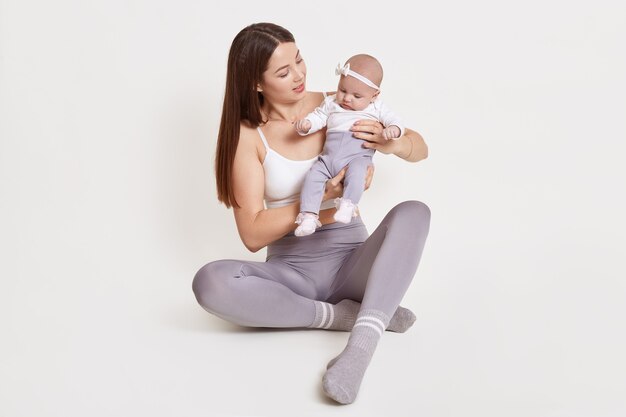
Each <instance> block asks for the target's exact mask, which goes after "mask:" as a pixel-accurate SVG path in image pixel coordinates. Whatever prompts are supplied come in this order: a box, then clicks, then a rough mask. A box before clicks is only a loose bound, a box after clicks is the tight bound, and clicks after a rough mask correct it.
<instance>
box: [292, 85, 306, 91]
mask: <svg viewBox="0 0 626 417" xmlns="http://www.w3.org/2000/svg"><path fill="white" fill-rule="evenodd" d="M293 91H295V92H296V93H301V92H303V91H304V83H302V84H300V85H299V86H298V87H296V88H294V89H293Z"/></svg>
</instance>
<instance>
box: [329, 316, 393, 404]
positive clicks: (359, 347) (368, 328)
mask: <svg viewBox="0 0 626 417" xmlns="http://www.w3.org/2000/svg"><path fill="white" fill-rule="evenodd" d="M387 325H389V317H388V316H387V315H386V314H385V313H383V312H382V311H378V310H362V311H360V312H359V315H358V317H357V319H356V323H355V324H354V327H353V328H352V332H351V333H350V337H349V339H348V344H347V346H346V347H345V349H344V350H343V351H342V352H341V353H340V354H339V356H337V357H336V358H335V359H333V361H331V362H332V365H331V366H330V367H329V368H328V370H327V371H326V373H325V374H324V377H323V378H322V386H323V388H324V392H325V393H326V395H328V396H329V397H330V398H332V399H333V400H335V401H337V402H339V403H341V404H350V403H352V402H354V400H355V399H356V396H357V393H358V392H359V387H360V386H361V381H362V380H363V375H365V371H366V369H367V367H368V366H369V364H370V361H371V359H372V355H373V354H374V351H375V350H376V345H377V344H378V340H379V339H380V337H381V336H382V334H383V332H384V331H385V329H386V328H387Z"/></svg>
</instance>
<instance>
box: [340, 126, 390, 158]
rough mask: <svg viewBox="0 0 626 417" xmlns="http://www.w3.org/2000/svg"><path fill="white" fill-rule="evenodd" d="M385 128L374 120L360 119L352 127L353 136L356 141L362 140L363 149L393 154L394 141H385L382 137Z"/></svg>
mask: <svg viewBox="0 0 626 417" xmlns="http://www.w3.org/2000/svg"><path fill="white" fill-rule="evenodd" d="M384 128H385V127H384V126H383V125H382V124H381V123H380V122H378V121H376V120H370V119H362V120H357V121H356V122H354V124H353V125H352V128H351V129H350V130H352V132H353V134H352V136H354V137H355V138H357V139H363V147H364V148H368V149H375V150H377V151H379V152H381V153H386V154H388V153H393V152H394V150H395V148H396V146H397V145H398V144H397V141H396V140H387V139H385V138H384V136H383V129H384Z"/></svg>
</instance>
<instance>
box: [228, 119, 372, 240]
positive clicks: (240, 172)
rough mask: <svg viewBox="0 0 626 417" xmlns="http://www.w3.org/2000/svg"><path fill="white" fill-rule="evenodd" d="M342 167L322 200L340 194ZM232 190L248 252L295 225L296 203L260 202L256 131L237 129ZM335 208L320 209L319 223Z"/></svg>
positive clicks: (261, 184) (262, 180) (262, 187)
mask: <svg viewBox="0 0 626 417" xmlns="http://www.w3.org/2000/svg"><path fill="white" fill-rule="evenodd" d="M372 174H373V170H370V172H369V173H368V176H367V178H366V186H365V188H366V189H367V188H369V185H370V183H371V181H372ZM344 175H345V169H343V170H341V171H340V172H339V173H338V174H337V176H335V177H334V178H332V179H331V180H329V181H327V183H326V189H325V192H324V197H323V199H324V200H328V199H332V198H335V197H340V196H341V195H342V194H343V185H342V183H341V181H342V180H343V178H344ZM233 192H234V194H235V199H236V200H237V203H238V204H239V207H236V205H233V211H234V214H235V223H236V224H237V231H238V232H239V237H240V238H241V241H242V242H243V244H244V246H245V247H246V248H247V249H248V250H249V251H251V252H257V251H259V250H260V249H262V248H264V247H265V246H267V245H269V244H270V243H272V242H274V241H275V240H277V239H280V238H281V237H283V236H284V235H286V234H287V233H289V232H293V231H294V230H295V229H296V227H297V225H296V223H295V219H296V216H297V215H298V213H299V212H300V203H299V202H298V203H296V204H290V205H288V206H283V207H276V208H270V209H266V208H265V205H264V204H263V197H264V194H265V172H264V170H263V165H262V164H261V162H260V160H259V155H258V153H257V147H256V131H255V130H254V129H249V128H245V127H244V126H242V128H241V137H240V140H239V144H238V145H237V151H236V152H235V160H234V164H233ZM334 213H335V209H327V210H321V211H320V213H319V220H320V222H321V223H322V224H328V223H334V222H335V220H334V218H333V215H334Z"/></svg>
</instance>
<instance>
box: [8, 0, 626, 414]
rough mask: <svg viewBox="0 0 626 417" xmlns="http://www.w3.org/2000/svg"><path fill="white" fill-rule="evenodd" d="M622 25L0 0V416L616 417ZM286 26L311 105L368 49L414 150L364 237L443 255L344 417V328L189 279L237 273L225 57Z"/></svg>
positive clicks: (427, 264) (609, 7)
mask: <svg viewBox="0 0 626 417" xmlns="http://www.w3.org/2000/svg"><path fill="white" fill-rule="evenodd" d="M625 16H626V6H624V3H623V2H620V1H613V2H608V1H604V2H603V1H600V2H595V4H594V5H593V6H591V2H582V1H525V2H503V1H481V0H479V1H473V2H463V1H456V2H450V1H440V2H418V3H414V4H411V5H409V2H402V3H401V2H395V1H384V2H373V1H360V2H356V1H346V2H339V4H336V3H335V2H332V3H330V2H329V3H328V5H323V4H320V3H316V2H304V3H296V2H279V1H274V0H270V1H263V2H258V1H238V2H218V5H216V4H215V3H213V2H208V1H205V2H201V1H195V2H192V1H154V0H151V1H148V0H143V1H142V0H137V1H78V0H76V1H68V0H60V1H55V2H46V1H25V0H20V1H17V0H14V1H6V0H5V1H0V257H1V258H0V259H1V262H0V416H2V417H17V416H29V417H31V416H38V417H43V416H91V417H95V416H139V415H150V416H193V415H202V416H309V415H310V416H322V415H324V416H325V415H329V416H331V415H342V416H383V415H386V416H409V415H410V416H415V415H420V416H463V417H465V416H480V417H485V416H509V417H512V416H532V417H543V416H546V417H547V416H550V417H556V416H559V417H561V416H563V417H565V416H567V417H570V416H593V417H600V416H623V415H624V414H625V413H626V401H625V400H624V399H623V394H624V392H625V388H626V386H625V383H624V381H625V379H624V375H625V374H626V360H625V359H624V352H625V351H626V337H625V331H624V330H625V329H624V315H625V314H626V307H625V303H624V302H625V300H626V297H625V295H626V283H625V281H624V278H625V277H626V273H625V272H626V268H625V267H624V258H625V255H626V253H625V252H626V251H625V249H626V237H625V236H626V226H625V225H626V221H625V220H624V213H625V212H626V202H625V198H624V189H625V182H626V181H625V178H626V170H625V169H624V163H623V160H624V152H625V151H626V146H625V145H624V143H625V140H626V122H625V116H626V99H625V97H626V79H625V76H624V74H626V54H624V45H625V40H626V26H625V25H624V17H625ZM260 21H271V22H275V23H278V24H281V25H283V26H285V27H286V28H288V29H289V30H291V31H292V32H293V33H294V35H295V37H296V40H297V43H298V46H299V47H300V49H301V50H302V54H303V56H304V58H305V60H306V62H307V65H308V71H309V72H308V88H309V89H310V90H314V91H320V90H333V89H334V88H335V86H336V81H337V79H336V77H335V76H334V74H333V69H334V67H335V66H336V64H337V63H338V62H339V61H345V59H346V58H347V57H349V56H350V55H353V54H355V53H360V52H366V53H370V54H372V55H374V56H376V57H378V58H379V59H380V61H381V62H382V64H383V66H384V68H385V74H386V76H385V80H384V82H383V86H382V87H383V95H384V98H385V100H386V102H387V103H388V104H389V105H390V107H392V108H393V109H394V110H395V111H396V112H398V113H399V114H400V115H402V116H403V117H404V118H405V120H406V121H407V125H408V126H409V127H411V128H413V129H415V130H417V131H418V132H420V133H421V134H422V135H423V137H424V138H425V140H426V141H427V143H428V145H429V149H430V156H429V158H428V159H427V160H425V161H422V162H420V163H417V164H410V163H407V162H405V161H402V160H401V159H399V158H396V157H393V156H387V155H380V154H379V155H376V157H375V162H376V166H377V169H376V173H375V177H374V182H373V184H372V187H371V188H370V189H369V190H368V191H367V192H366V193H365V195H364V197H363V200H362V203H361V212H362V215H363V217H364V221H365V222H366V225H367V227H368V230H370V232H371V231H373V229H374V228H375V227H376V225H377V224H378V222H379V221H380V220H381V219H382V218H383V216H384V215H385V214H386V213H387V211H388V210H389V209H390V208H391V207H393V205H395V204H397V203H399V202H401V201H404V200H410V199H414V200H421V201H424V202H425V203H427V204H428V205H429V206H430V208H431V210H432V224H431V231H430V236H429V238H428V241H427V245H426V248H425V251H424V255H423V258H422V262H421V264H420V266H419V269H418V272H417V274H416V277H415V280H414V282H413V285H412V287H411V288H410V290H409V292H408V293H407V295H406V297H405V299H404V300H403V305H404V306H406V307H409V308H411V309H413V310H414V311H415V312H416V313H417V314H418V322H417V323H416V324H415V326H414V327H413V328H412V329H411V330H410V332H408V333H406V334H392V333H387V334H385V335H384V337H383V339H382V340H381V343H380V344H379V348H378V351H377V353H376V355H375V357H374V359H373V361H372V364H371V366H370V368H369V370H368V372H367V374H366V376H365V379H364V382H363V385H362V388H361V391H360V394H359V397H358V399H357V402H356V403H355V404H353V405H350V406H337V405H334V404H332V403H331V402H330V401H328V400H326V399H325V398H324V396H323V394H322V392H321V389H320V385H321V383H320V381H321V376H322V374H323V371H324V367H325V364H326V362H327V361H328V360H329V359H330V358H332V357H333V356H334V355H335V354H336V353H338V352H339V351H340V350H341V349H342V348H343V345H344V344H345V341H346V340H347V337H348V334H347V333H338V332H322V331H304V330H302V331H300V330H298V331H276V330H250V329H242V328H239V327H236V326H233V325H230V324H228V323H226V322H224V321H221V320H220V319H217V318H215V317H212V316H210V315H209V314H208V313H206V312H205V311H204V310H202V309H201V308H200V307H199V306H198V305H197V304H196V301H195V298H194V297H193V294H192V291H191V280H192V278H193V275H194V274H195V272H196V271H197V270H198V269H199V268H200V267H201V266H202V265H204V264H205V263H207V262H209V261H212V260H216V259H224V258H242V259H250V260H264V257H265V250H262V251H259V252H257V253H255V254H252V253H248V252H247V251H246V250H245V248H244V246H243V244H242V243H241V242H240V240H239V237H238V234H237V231H236V228H235V223H234V220H233V216H232V212H231V211H230V210H226V209H225V208H224V206H222V205H220V204H218V202H217V199H216V193H215V181H214V175H213V158H214V153H215V144H216V135H217V129H218V121H219V116H220V111H221V103H222V99H223V94H224V91H223V88H224V77H225V69H226V58H227V53H228V48H229V46H230V42H231V41H232V39H233V37H234V36H235V35H236V34H237V32H238V31H239V30H240V29H242V28H243V27H244V26H246V25H248V24H250V23H254V22H260Z"/></svg>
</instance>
